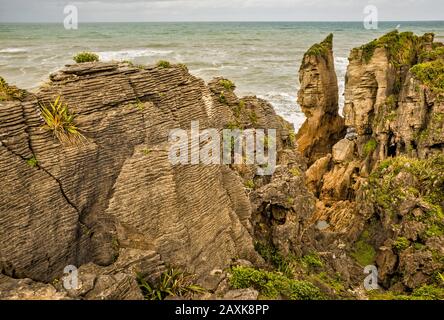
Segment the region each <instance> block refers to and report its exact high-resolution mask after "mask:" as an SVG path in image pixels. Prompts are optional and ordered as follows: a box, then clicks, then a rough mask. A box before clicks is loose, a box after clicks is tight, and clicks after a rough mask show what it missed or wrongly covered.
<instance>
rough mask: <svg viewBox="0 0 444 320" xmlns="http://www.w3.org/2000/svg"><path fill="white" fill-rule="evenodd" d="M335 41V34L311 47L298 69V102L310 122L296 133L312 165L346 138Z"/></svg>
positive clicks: (300, 146)
mask: <svg viewBox="0 0 444 320" xmlns="http://www.w3.org/2000/svg"><path fill="white" fill-rule="evenodd" d="M332 41H333V35H329V36H328V37H327V38H326V39H325V40H324V41H323V42H321V43H320V44H315V45H314V46H313V47H311V48H310V49H309V50H308V51H307V52H306V53H305V55H304V58H303V61H302V65H301V68H300V70H299V81H300V84H301V88H300V90H299V92H298V103H299V105H300V106H301V109H302V111H303V112H304V114H305V115H306V117H307V120H306V121H305V122H304V124H303V125H302V127H301V129H300V130H299V132H298V134H297V144H298V149H299V151H300V152H301V153H302V154H303V155H304V156H305V157H307V158H308V159H309V164H312V163H313V162H315V161H316V160H318V159H319V158H321V157H323V156H325V155H327V154H328V153H331V147H332V146H333V144H335V143H336V142H337V141H338V140H340V139H341V138H343V137H344V136H345V127H344V120H343V119H342V118H341V117H340V116H339V114H338V109H339V107H338V92H339V91H338V80H337V77H336V72H335V67H334V59H333V50H332Z"/></svg>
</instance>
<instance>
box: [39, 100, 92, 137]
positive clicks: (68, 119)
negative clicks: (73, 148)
mask: <svg viewBox="0 0 444 320" xmlns="http://www.w3.org/2000/svg"><path fill="white" fill-rule="evenodd" d="M40 111H41V116H42V118H43V120H44V121H45V124H44V125H43V126H42V128H43V129H45V130H47V131H50V132H52V133H53V135H54V137H55V138H57V139H58V140H59V141H60V143H62V144H77V143H79V142H82V141H83V140H84V139H85V136H84V135H83V134H82V133H81V132H80V129H79V128H78V126H77V125H76V123H75V115H74V114H73V113H71V112H70V111H69V110H68V105H67V104H65V103H63V102H62V101H60V96H59V97H57V98H56V100H55V101H54V102H52V103H50V105H49V107H48V106H46V105H44V104H41V105H40Z"/></svg>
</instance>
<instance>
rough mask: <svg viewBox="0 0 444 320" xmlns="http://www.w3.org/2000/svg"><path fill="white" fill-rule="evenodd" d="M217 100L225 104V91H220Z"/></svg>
mask: <svg viewBox="0 0 444 320" xmlns="http://www.w3.org/2000/svg"><path fill="white" fill-rule="evenodd" d="M219 102H220V103H222V104H227V97H225V92H223V91H221V92H220V94H219Z"/></svg>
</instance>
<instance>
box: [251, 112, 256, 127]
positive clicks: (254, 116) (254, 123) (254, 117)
mask: <svg viewBox="0 0 444 320" xmlns="http://www.w3.org/2000/svg"><path fill="white" fill-rule="evenodd" d="M249 118H250V122H251V124H252V125H256V124H257V114H256V112H255V111H254V110H251V112H250V116H249Z"/></svg>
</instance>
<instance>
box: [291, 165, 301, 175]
mask: <svg viewBox="0 0 444 320" xmlns="http://www.w3.org/2000/svg"><path fill="white" fill-rule="evenodd" d="M290 173H291V175H292V176H293V177H299V176H300V175H301V170H299V168H297V167H293V168H291V169H290Z"/></svg>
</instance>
